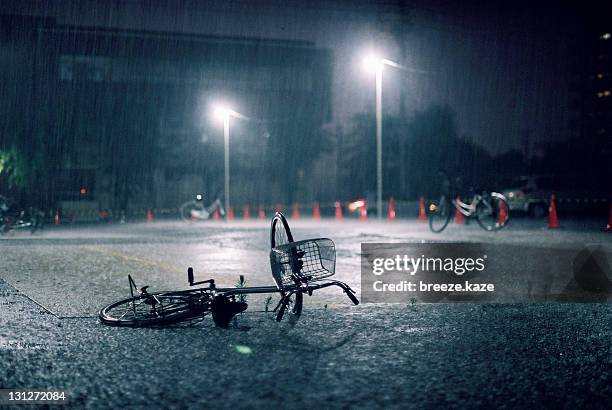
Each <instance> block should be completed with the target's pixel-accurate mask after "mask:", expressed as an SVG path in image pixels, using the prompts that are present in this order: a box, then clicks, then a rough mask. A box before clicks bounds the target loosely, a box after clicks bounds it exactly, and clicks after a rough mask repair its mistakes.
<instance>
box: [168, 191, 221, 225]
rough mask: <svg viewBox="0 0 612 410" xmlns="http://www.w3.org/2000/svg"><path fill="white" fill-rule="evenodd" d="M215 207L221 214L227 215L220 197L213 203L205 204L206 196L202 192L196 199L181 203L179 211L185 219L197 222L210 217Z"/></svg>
mask: <svg viewBox="0 0 612 410" xmlns="http://www.w3.org/2000/svg"><path fill="white" fill-rule="evenodd" d="M215 209H218V210H219V213H220V214H221V216H223V215H225V209H223V205H221V201H220V200H219V198H217V199H215V200H214V201H213V203H212V204H210V205H208V206H205V205H204V196H203V195H202V194H197V195H196V196H195V199H192V200H191V201H187V202H185V203H184V204H183V205H181V207H180V208H179V212H180V214H181V219H182V220H183V221H185V222H197V221H205V220H207V219H210V216H211V215H212V214H213V212H215Z"/></svg>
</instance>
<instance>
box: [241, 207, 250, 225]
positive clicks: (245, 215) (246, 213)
mask: <svg viewBox="0 0 612 410" xmlns="http://www.w3.org/2000/svg"><path fill="white" fill-rule="evenodd" d="M242 219H243V220H245V221H248V220H249V219H251V210H250V209H249V206H248V205H245V206H244V207H243V208H242Z"/></svg>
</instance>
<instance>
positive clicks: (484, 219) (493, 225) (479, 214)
mask: <svg viewBox="0 0 612 410" xmlns="http://www.w3.org/2000/svg"><path fill="white" fill-rule="evenodd" d="M509 209H510V208H508V203H507V202H506V198H504V196H503V195H501V194H498V193H497V192H492V193H490V194H487V195H485V196H484V197H483V198H482V199H481V200H480V202H479V203H478V205H476V220H477V221H478V225H480V227H481V228H482V229H485V230H487V231H498V230H500V229H502V228H503V227H504V226H506V223H507V222H508V218H509V217H510V215H509Z"/></svg>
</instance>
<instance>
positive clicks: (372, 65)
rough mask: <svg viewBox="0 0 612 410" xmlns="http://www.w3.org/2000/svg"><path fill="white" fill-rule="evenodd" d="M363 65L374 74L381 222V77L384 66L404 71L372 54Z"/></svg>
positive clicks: (364, 60)
mask: <svg viewBox="0 0 612 410" xmlns="http://www.w3.org/2000/svg"><path fill="white" fill-rule="evenodd" d="M363 65H364V67H365V68H366V69H367V70H368V71H370V72H371V71H374V72H375V74H376V214H377V217H378V220H382V217H383V211H382V207H383V206H382V195H383V171H382V75H383V69H384V67H385V65H388V66H391V67H395V68H399V69H404V67H403V66H402V65H400V64H397V63H395V62H393V61H391V60H387V59H386V58H380V57H377V56H376V55H373V54H372V55H368V56H366V57H365V58H364V59H363Z"/></svg>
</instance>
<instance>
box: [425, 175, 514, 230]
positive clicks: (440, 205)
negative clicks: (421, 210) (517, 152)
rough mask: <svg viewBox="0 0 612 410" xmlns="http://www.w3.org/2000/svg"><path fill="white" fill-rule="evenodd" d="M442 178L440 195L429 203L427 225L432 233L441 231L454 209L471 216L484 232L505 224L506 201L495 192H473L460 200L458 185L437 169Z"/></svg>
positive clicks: (507, 210)
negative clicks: (464, 200) (465, 200)
mask: <svg viewBox="0 0 612 410" xmlns="http://www.w3.org/2000/svg"><path fill="white" fill-rule="evenodd" d="M440 175H441V176H442V178H443V185H442V195H441V197H440V199H439V200H438V201H432V202H430V204H429V207H428V210H429V228H430V229H431V231H432V232H435V233H439V232H442V231H443V230H444V229H445V228H446V227H447V226H448V224H449V222H450V221H451V218H452V217H453V215H454V214H455V210H456V212H460V213H461V214H462V215H464V216H465V217H468V218H470V217H474V218H475V219H476V221H477V222H478V225H480V227H481V228H483V229H485V230H487V231H497V230H500V229H502V228H503V227H504V226H506V224H507V223H508V218H509V217H510V213H509V208H508V202H507V201H506V198H505V197H504V196H503V195H502V194H500V193H498V192H486V191H483V192H481V193H473V194H472V195H471V198H470V200H469V201H468V202H463V201H462V200H461V199H459V198H460V196H459V192H460V189H459V187H458V186H459V184H458V181H457V183H456V184H453V183H451V181H450V179H449V177H448V175H447V174H446V172H444V171H440Z"/></svg>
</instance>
